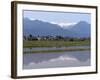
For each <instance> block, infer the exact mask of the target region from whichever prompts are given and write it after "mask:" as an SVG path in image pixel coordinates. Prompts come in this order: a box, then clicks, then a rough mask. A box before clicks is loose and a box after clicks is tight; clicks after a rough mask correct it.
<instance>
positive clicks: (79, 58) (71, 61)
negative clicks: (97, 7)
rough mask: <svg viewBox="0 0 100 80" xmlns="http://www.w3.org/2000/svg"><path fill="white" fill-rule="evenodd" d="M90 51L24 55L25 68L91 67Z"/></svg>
mask: <svg viewBox="0 0 100 80" xmlns="http://www.w3.org/2000/svg"><path fill="white" fill-rule="evenodd" d="M90 56H91V55H90V51H75V52H74V51H73V52H61V53H45V54H44V53H36V54H35V53H34V54H32V53H31V54H24V55H23V68H24V69H36V68H56V67H76V66H90Z"/></svg>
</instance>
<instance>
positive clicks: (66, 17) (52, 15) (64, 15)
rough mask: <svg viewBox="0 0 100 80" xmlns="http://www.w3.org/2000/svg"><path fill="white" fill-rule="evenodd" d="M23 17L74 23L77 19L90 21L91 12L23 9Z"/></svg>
mask: <svg viewBox="0 0 100 80" xmlns="http://www.w3.org/2000/svg"><path fill="white" fill-rule="evenodd" d="M23 17H24V18H29V19H32V20H34V19H38V20H43V21H47V22H55V23H62V22H63V23H76V22H79V21H86V22H88V23H90V22H91V14H89V13H75V12H74V13H73V12H51V11H48V12H47V11H34V10H33V11H28V10H24V11H23Z"/></svg>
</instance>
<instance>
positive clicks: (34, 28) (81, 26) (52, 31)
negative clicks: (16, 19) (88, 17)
mask: <svg viewBox="0 0 100 80" xmlns="http://www.w3.org/2000/svg"><path fill="white" fill-rule="evenodd" d="M23 31H24V35H29V34H32V35H40V36H45V35H51V36H56V35H60V36H66V37H89V35H90V24H88V23H87V22H84V21H81V22H79V23H77V24H76V25H74V26H72V27H71V28H69V29H64V28H62V27H61V26H59V25H57V24H52V23H49V22H44V21H41V20H30V19H28V18H24V20H23Z"/></svg>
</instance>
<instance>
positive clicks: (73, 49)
mask: <svg viewBox="0 0 100 80" xmlns="http://www.w3.org/2000/svg"><path fill="white" fill-rule="evenodd" d="M86 50H90V48H87V49H82V48H78V49H77V48H76V49H75V48H71V49H61V50H35V51H28V52H24V53H54V52H58V53H59V52H65V51H86Z"/></svg>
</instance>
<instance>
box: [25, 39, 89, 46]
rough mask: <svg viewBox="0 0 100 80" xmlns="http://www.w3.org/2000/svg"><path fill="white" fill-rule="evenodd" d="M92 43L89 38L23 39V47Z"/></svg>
mask: <svg viewBox="0 0 100 80" xmlns="http://www.w3.org/2000/svg"><path fill="white" fill-rule="evenodd" d="M85 45H90V41H89V40H84V41H64V40H40V41H39V40H36V41H35V40H33V41H28V40H25V41H23V47H24V48H29V47H65V46H66V47H67V46H85Z"/></svg>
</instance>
